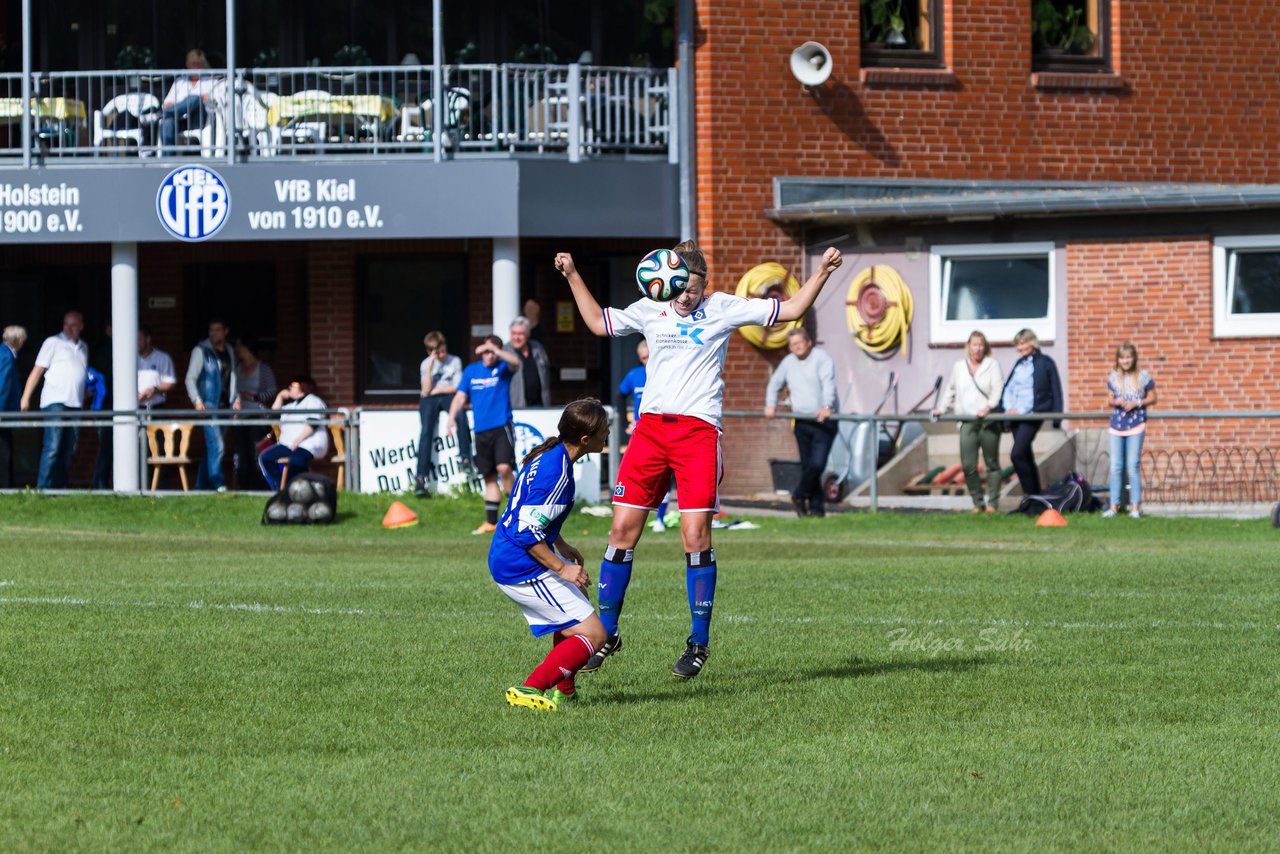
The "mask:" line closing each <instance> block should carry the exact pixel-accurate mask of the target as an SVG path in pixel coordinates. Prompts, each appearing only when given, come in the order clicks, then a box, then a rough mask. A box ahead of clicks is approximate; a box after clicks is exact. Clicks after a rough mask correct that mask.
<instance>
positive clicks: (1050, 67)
mask: <svg viewBox="0 0 1280 854" xmlns="http://www.w3.org/2000/svg"><path fill="white" fill-rule="evenodd" d="M1110 11H1111V10H1110V2H1109V0H1031V60H1032V62H1031V64H1032V67H1033V68H1034V69H1035V70H1037V71H1110V70H1111V48H1110V30H1111V27H1110V17H1111V15H1110Z"/></svg>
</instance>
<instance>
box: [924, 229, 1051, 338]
mask: <svg viewBox="0 0 1280 854" xmlns="http://www.w3.org/2000/svg"><path fill="white" fill-rule="evenodd" d="M1054 267H1055V253H1054V247H1053V244H1052V243H1001V244H991V245H973V246H935V247H933V249H932V250H931V251H930V253H929V308H930V311H929V340H930V343H933V344H962V343H964V342H965V341H966V340H967V339H968V337H969V333H970V332H973V331H974V330H975V329H978V330H981V331H982V332H983V333H984V334H985V335H986V336H987V337H988V338H990V339H991V340H992V341H1009V340H1011V339H1012V338H1013V336H1014V335H1015V334H1016V333H1017V332H1018V331H1019V330H1021V329H1024V328H1025V329H1031V330H1033V331H1034V332H1035V333H1036V335H1037V336H1039V337H1040V338H1041V339H1043V340H1046V341H1047V340H1051V339H1052V338H1053V337H1054V334H1055V311H1054V304H1055V299H1056V295H1057V290H1056V286H1055V279H1056V273H1055V269H1054Z"/></svg>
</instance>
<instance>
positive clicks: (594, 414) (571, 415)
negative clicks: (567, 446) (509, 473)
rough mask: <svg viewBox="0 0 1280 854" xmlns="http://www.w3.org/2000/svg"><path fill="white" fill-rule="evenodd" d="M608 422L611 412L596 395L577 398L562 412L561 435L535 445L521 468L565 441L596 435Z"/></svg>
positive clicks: (575, 440)
mask: <svg viewBox="0 0 1280 854" xmlns="http://www.w3.org/2000/svg"><path fill="white" fill-rule="evenodd" d="M608 422H609V413H608V411H607V410H605V408H604V406H603V405H602V404H601V403H600V401H598V400H596V399H595V398H594V397H584V398H582V399H581V400H575V401H574V402H573V403H571V404H569V405H568V406H566V407H565V408H564V412H562V413H560V423H559V424H558V425H556V429H557V430H558V431H559V435H556V436H552V437H551V438H550V439H544V440H543V441H542V442H541V443H539V444H538V445H536V446H534V448H533V450H532V451H530V452H529V453H527V454H525V457H524V460H523V461H522V462H521V463H520V466H521V468H523V467H524V466H527V465H529V463H530V462H532V461H533V460H536V459H537V458H538V457H540V456H541V455H543V454H545V453H546V452H547V451H549V450H551V449H552V448H554V447H555V446H556V445H559V444H562V443H563V442H565V441H570V442H577V441H578V440H579V439H581V438H582V437H583V436H594V435H596V434H597V433H599V432H600V431H601V430H603V429H604V426H605V424H607V423H608Z"/></svg>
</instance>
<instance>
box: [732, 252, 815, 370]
mask: <svg viewBox="0 0 1280 854" xmlns="http://www.w3.org/2000/svg"><path fill="white" fill-rule="evenodd" d="M799 290H800V283H799V282H797V281H796V277H795V276H793V275H791V274H790V273H789V272H787V268H786V267H783V266H782V265H781V264H775V263H772V262H770V263H768V264H760V265H759V266H756V267H752V268H751V269H750V270H748V271H747V272H746V274H745V275H744V276H743V277H742V278H741V279H739V280H738V289H737V290H736V291H734V293H735V294H737V295H738V296H740V297H742V298H743V299H754V298H756V297H777V298H779V299H790V298H791V297H793V296H795V295H796V292H797V291H799ZM799 325H800V321H799V320H788V321H787V322H786V323H777V324H774V325H773V326H769V327H764V326H742V327H739V328H738V332H740V333H742V337H743V338H745V339H747V343H748V344H751V345H753V346H755V347H759V348H760V349H761V350H777V349H779V348H782V347H785V346H787V333H788V332H790V331H791V330H792V329H795V328H796V327H797V326H799Z"/></svg>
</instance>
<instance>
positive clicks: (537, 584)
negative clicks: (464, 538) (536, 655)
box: [489, 398, 609, 712]
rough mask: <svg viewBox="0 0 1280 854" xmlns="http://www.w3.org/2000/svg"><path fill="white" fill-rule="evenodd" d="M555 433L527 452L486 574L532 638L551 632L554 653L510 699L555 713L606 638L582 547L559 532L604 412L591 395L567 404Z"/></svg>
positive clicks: (595, 449) (601, 432) (604, 425)
mask: <svg viewBox="0 0 1280 854" xmlns="http://www.w3.org/2000/svg"><path fill="white" fill-rule="evenodd" d="M558 430H559V435H558V436H554V437H552V438H550V439H547V440H546V441H545V442H543V443H542V444H540V445H538V446H537V447H535V448H534V449H533V450H532V451H530V452H529V454H528V455H527V456H526V457H525V458H524V461H523V462H522V463H521V466H520V474H519V476H518V477H517V478H516V482H515V486H514V487H513V488H512V490H511V500H510V502H508V504H507V509H506V512H505V513H503V514H502V518H501V520H500V521H499V523H498V527H497V530H496V531H495V532H494V535H493V543H492V544H491V545H490V547H489V574H490V575H492V576H493V580H494V581H495V582H496V583H497V585H498V587H500V588H501V589H502V592H503V593H505V594H507V596H508V597H510V598H511V599H512V600H513V601H514V602H515V603H516V604H517V605H519V606H520V610H521V612H522V613H523V614H524V617H525V620H526V621H527V622H528V623H529V630H530V631H532V632H533V634H534V637H542V636H544V635H548V634H549V635H551V636H552V637H551V643H552V648H551V653H550V654H549V655H548V656H547V657H546V658H545V659H543V661H542V663H541V664H539V665H538V666H537V667H536V668H534V670H533V672H532V673H530V674H529V678H527V679H525V680H524V684H523V685H518V686H513V687H511V688H508V689H507V694H506V696H507V702H508V703H509V704H510V705H512V706H519V707H522V708H526V709H533V710H534V711H550V712H554V711H555V710H556V708H557V706H558V705H559V704H560V703H563V702H564V701H565V700H567V699H569V698H571V697H573V693H574V685H573V677H574V675H575V674H576V673H577V672H578V670H579V669H580V668H581V667H582V665H584V664H586V663H587V659H588V658H590V657H591V655H592V654H593V653H594V652H595V651H596V649H597V648H598V647H599V646H600V645H601V644H602V643H604V640H605V636H606V635H605V630H604V624H603V623H601V622H600V617H599V616H597V615H596V612H595V609H594V608H592V607H591V602H590V601H588V600H587V597H586V594H585V592H584V591H586V589H587V587H588V586H589V585H590V584H591V578H590V577H589V576H588V575H587V573H586V571H585V570H584V569H583V568H582V563H583V560H582V552H580V551H578V550H577V549H575V548H574V547H573V546H571V545H569V544H568V543H567V542H565V539H564V538H563V537H562V536H560V528H561V526H562V525H564V522H565V520H566V519H567V518H568V516H569V511H571V510H572V509H573V496H574V483H573V464H574V463H575V462H576V461H577V460H578V459H580V458H581V457H583V456H585V455H586V454H595V453H599V452H600V451H601V450H603V448H604V443H605V440H606V438H607V437H608V434H609V415H608V413H607V412H606V411H605V408H604V407H603V406H601V405H600V401H598V400H595V399H593V398H587V399H583V400H578V401H574V402H573V403H571V404H569V405H568V406H566V407H565V408H564V412H563V413H561V415H560V423H559V425H558Z"/></svg>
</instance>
